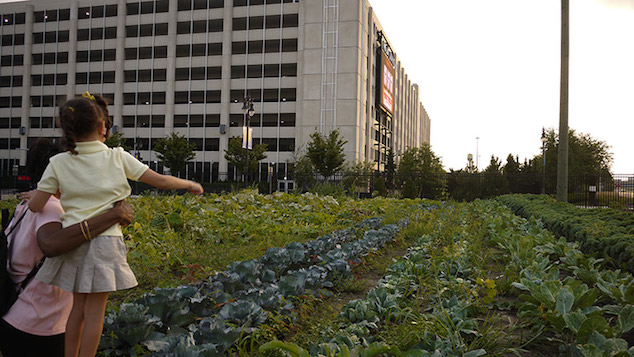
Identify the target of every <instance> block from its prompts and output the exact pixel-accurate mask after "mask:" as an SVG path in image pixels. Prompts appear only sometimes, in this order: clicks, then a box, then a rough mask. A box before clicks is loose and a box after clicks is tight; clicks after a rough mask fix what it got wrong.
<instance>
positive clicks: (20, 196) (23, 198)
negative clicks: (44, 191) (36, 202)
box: [18, 190, 35, 201]
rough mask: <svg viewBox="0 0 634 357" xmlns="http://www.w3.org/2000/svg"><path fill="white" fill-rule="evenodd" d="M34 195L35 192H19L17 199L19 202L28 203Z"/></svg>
mask: <svg viewBox="0 0 634 357" xmlns="http://www.w3.org/2000/svg"><path fill="white" fill-rule="evenodd" d="M34 194H35V190H31V191H24V192H20V193H18V199H19V200H20V201H28V200H30V199H31V197H33V195H34Z"/></svg>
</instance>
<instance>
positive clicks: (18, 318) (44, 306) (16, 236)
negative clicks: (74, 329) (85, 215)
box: [2, 196, 73, 336]
mask: <svg viewBox="0 0 634 357" xmlns="http://www.w3.org/2000/svg"><path fill="white" fill-rule="evenodd" d="M26 208H27V205H26V203H21V204H19V205H18V207H17V208H16V210H15V215H14V220H13V221H12V223H11V224H13V222H15V221H17V219H18V218H20V217H21V216H22V214H23V213H24V211H25V210H26ZM63 213H64V211H63V210H62V206H61V204H60V202H59V200H58V199H57V198H55V197H52V196H51V198H50V199H49V200H48V202H47V203H46V205H45V206H44V209H43V210H42V212H40V213H33V212H31V211H29V212H27V213H26V215H25V216H24V219H22V222H20V225H19V226H18V228H17V229H16V230H15V231H13V233H11V236H9V242H11V241H12V240H14V241H13V246H12V248H11V253H12V258H13V259H11V265H10V268H9V274H11V277H12V278H13V281H15V282H16V283H20V282H22V280H24V278H26V276H27V275H28V274H29V272H30V271H31V269H33V267H34V266H35V264H37V262H38V261H40V259H42V257H43V256H44V254H43V253H42V251H41V250H40V248H39V247H38V245H37V231H38V230H39V229H40V227H42V226H43V225H45V224H47V223H51V222H61V216H62V214H63ZM10 227H11V225H9V227H7V231H8V230H9V229H10ZM5 233H6V231H5ZM72 302H73V295H72V294H71V293H69V292H66V291H63V290H62V289H60V288H58V287H55V286H51V285H48V284H44V283H43V282H41V281H39V280H37V279H35V278H33V279H31V282H29V285H27V287H26V289H25V290H24V291H23V292H22V293H21V294H20V296H19V297H18V300H17V301H16V302H15V304H13V306H12V307H11V309H10V310H9V312H7V314H6V315H4V316H3V317H2V318H3V319H4V320H5V321H6V322H8V323H9V324H10V325H11V326H13V327H15V328H16V329H18V330H20V331H23V332H26V333H30V334H32V335H37V336H52V335H57V334H60V333H64V332H65V331H66V320H68V315H69V314H70V309H71V307H72Z"/></svg>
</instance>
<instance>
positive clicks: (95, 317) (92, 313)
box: [79, 292, 110, 357]
mask: <svg viewBox="0 0 634 357" xmlns="http://www.w3.org/2000/svg"><path fill="white" fill-rule="evenodd" d="M109 294H110V293H109V292H106V293H90V294H85V295H86V301H85V303H84V332H83V334H82V335H81V349H80V350H79V356H80V357H94V355H95V354H96V353H97V347H99V340H101V331H102V330H103V317H104V314H105V312H106V302H107V301H108V295H109Z"/></svg>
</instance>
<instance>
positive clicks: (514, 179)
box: [502, 154, 523, 193]
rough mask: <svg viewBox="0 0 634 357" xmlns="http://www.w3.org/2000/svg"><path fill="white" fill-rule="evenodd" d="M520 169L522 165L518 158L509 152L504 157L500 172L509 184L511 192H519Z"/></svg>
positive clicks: (520, 184)
mask: <svg viewBox="0 0 634 357" xmlns="http://www.w3.org/2000/svg"><path fill="white" fill-rule="evenodd" d="M521 171H522V166H521V164H520V163H519V158H515V157H513V155H512V154H509V155H508V156H507V157H506V164H505V165H504V167H503V168H502V174H503V176H504V177H505V178H506V181H507V182H508V184H509V191H510V192H512V193H518V192H521V186H522V181H523V180H522V177H521V176H520V173H521Z"/></svg>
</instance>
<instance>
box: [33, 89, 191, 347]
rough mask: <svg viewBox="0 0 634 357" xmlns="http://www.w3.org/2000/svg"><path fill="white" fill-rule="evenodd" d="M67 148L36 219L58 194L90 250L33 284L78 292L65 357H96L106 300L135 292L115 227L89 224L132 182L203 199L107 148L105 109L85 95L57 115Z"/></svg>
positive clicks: (47, 269)
mask: <svg viewBox="0 0 634 357" xmlns="http://www.w3.org/2000/svg"><path fill="white" fill-rule="evenodd" d="M60 124H61V128H62V130H63V132H64V138H65V141H66V147H65V149H66V150H68V151H66V152H64V153H61V154H59V155H56V156H54V157H52V158H51V159H50V162H49V164H48V167H47V168H46V171H45V172H44V175H43V176H42V179H41V180H40V182H39V183H38V186H37V191H36V192H35V194H34V196H33V198H31V200H29V208H30V209H31V210H32V211H34V212H38V211H40V210H41V209H42V207H44V205H45V204H46V202H47V200H48V199H49V197H50V196H51V195H53V194H55V193H57V192H58V190H59V192H60V193H61V196H60V201H61V204H62V207H63V208H64V211H65V212H66V213H65V214H64V215H63V226H64V227H67V226H70V225H73V224H76V223H80V227H81V228H82V233H83V235H84V237H85V238H86V241H87V242H86V243H84V244H82V245H81V246H80V247H78V248H76V249H75V250H73V251H71V252H69V253H65V254H62V255H60V256H58V257H54V258H47V259H46V261H45V262H44V265H42V268H41V269H40V271H39V272H38V274H37V275H36V278H37V279H39V280H41V281H43V282H45V283H48V284H51V285H56V286H58V287H60V288H62V289H64V290H66V291H71V292H73V307H72V309H71V313H70V316H69V318H68V323H67V325H66V336H65V355H66V356H67V357H70V356H77V355H78V354H79V356H94V355H95V353H96V351H97V347H98V345H99V340H100V338H101V332H102V328H103V319H104V313H105V307H106V301H107V299H108V294H109V293H110V292H112V291H116V290H123V289H129V288H132V287H134V286H136V285H137V281H136V278H135V277H134V274H133V273H132V270H131V269H130V266H129V265H128V263H127V260H126V251H127V249H126V247H125V244H124V242H123V239H122V233H121V228H120V226H119V225H118V224H116V225H114V226H112V227H111V228H110V229H108V230H106V231H105V232H103V233H101V234H100V235H99V236H98V237H93V236H92V235H91V232H90V226H89V225H88V222H86V220H87V219H88V218H91V217H93V216H96V215H99V214H100V213H103V212H105V211H107V210H109V209H110V208H112V206H113V204H114V203H115V202H117V201H119V200H122V199H124V198H126V197H127V196H129V195H130V193H131V189H130V186H129V184H128V181H127V179H128V178H129V179H131V180H138V181H141V182H144V183H147V184H150V185H152V186H155V187H157V188H160V189H166V190H170V189H187V190H188V191H189V192H191V193H194V194H201V193H202V192H203V188H202V187H201V186H200V184H198V183H196V182H193V181H187V180H182V179H179V178H176V177H172V176H165V175H160V174H158V173H156V172H154V171H152V170H151V169H149V168H148V167H147V166H146V165H145V164H143V163H141V162H140V161H139V160H137V159H135V158H134V157H133V156H132V155H130V154H129V153H128V152H126V151H124V150H123V149H122V148H114V149H110V148H108V147H107V146H106V145H105V144H104V141H105V139H106V138H107V137H108V134H109V129H110V126H111V125H110V117H109V115H108V105H107V103H106V102H105V100H104V99H103V98H101V97H99V96H92V95H90V93H88V92H86V93H84V95H83V96H82V97H81V98H76V99H72V100H69V101H68V102H66V104H64V105H63V106H62V107H61V108H60Z"/></svg>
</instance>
